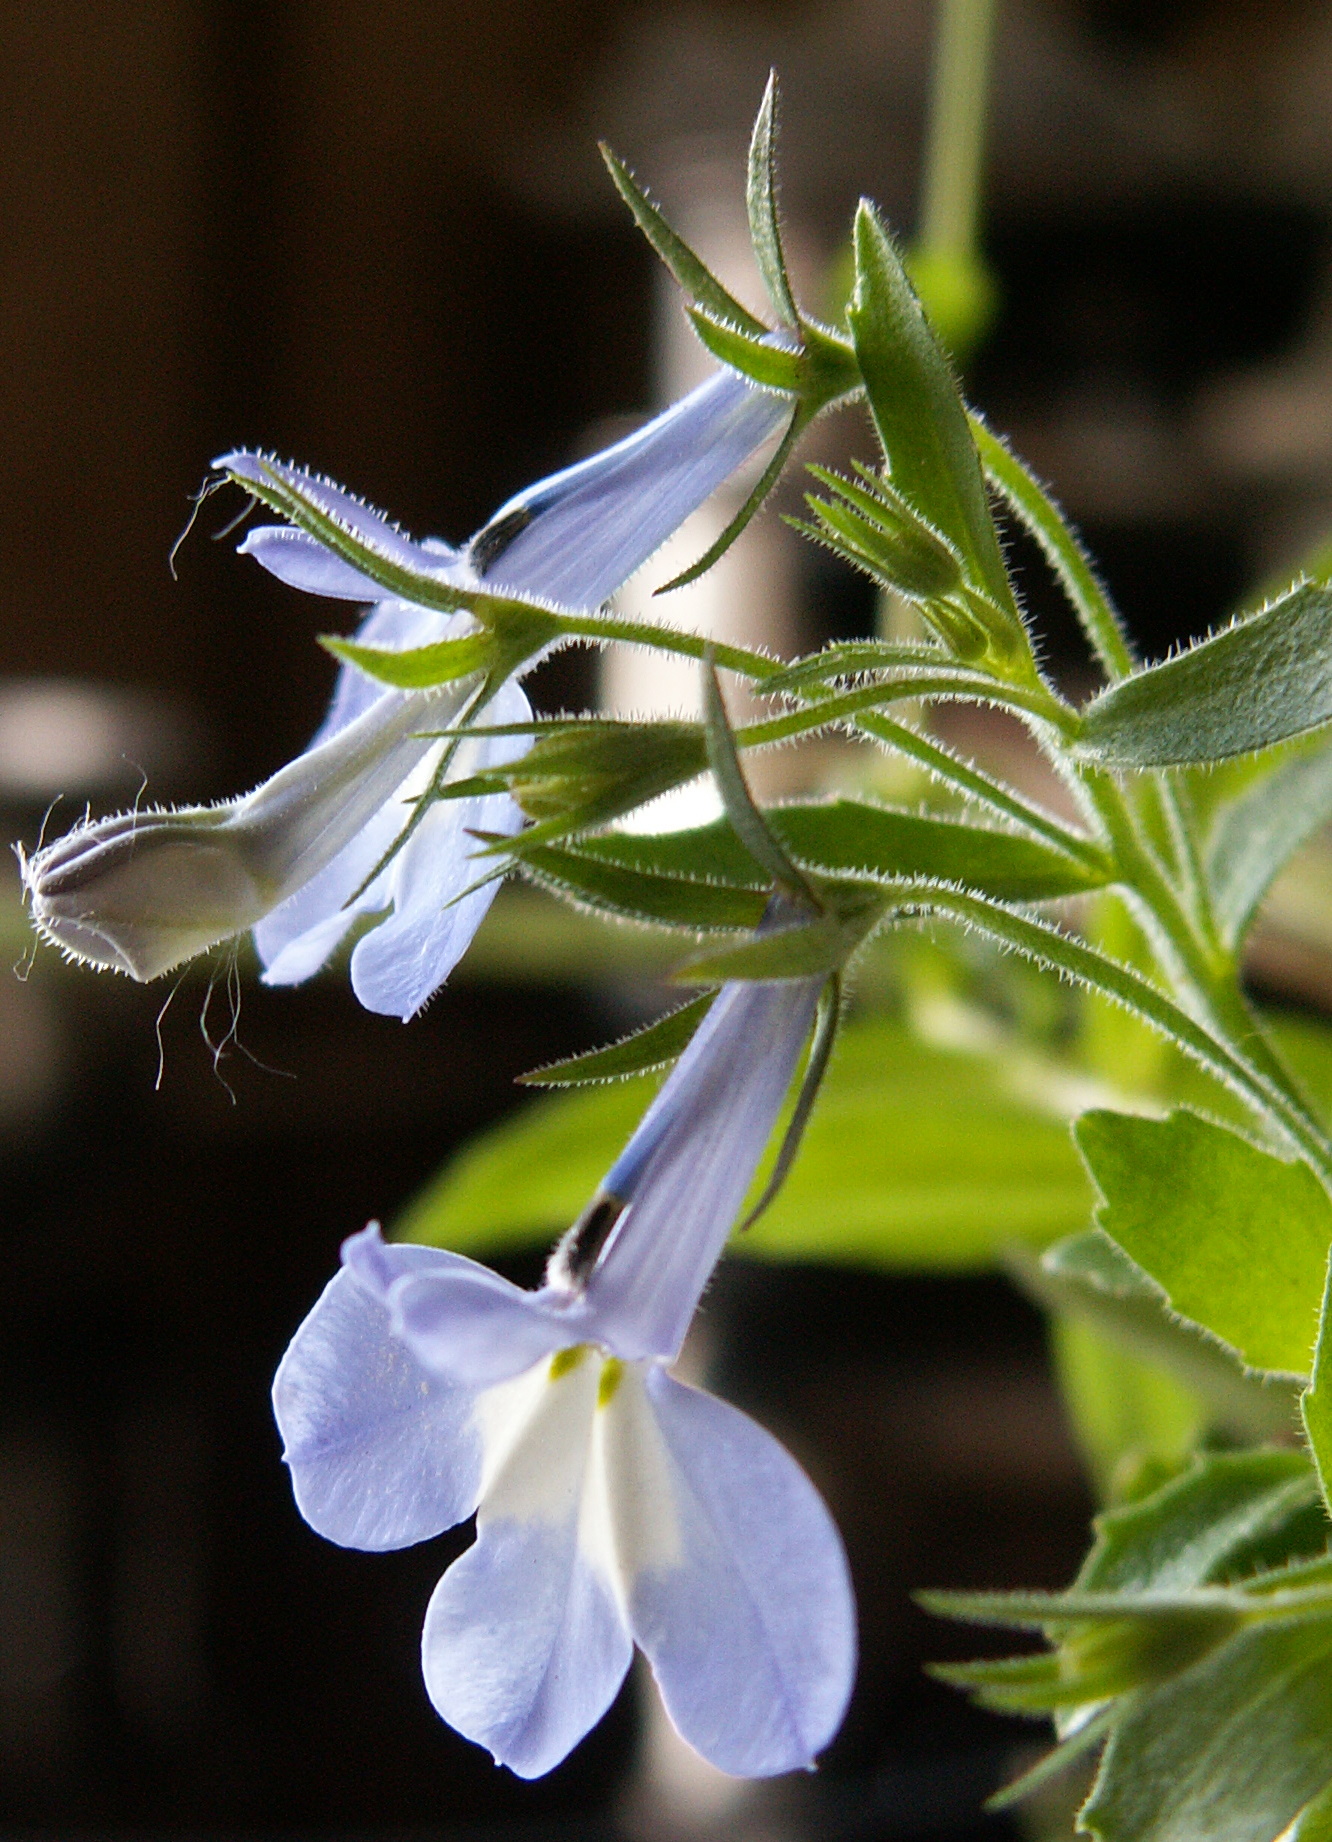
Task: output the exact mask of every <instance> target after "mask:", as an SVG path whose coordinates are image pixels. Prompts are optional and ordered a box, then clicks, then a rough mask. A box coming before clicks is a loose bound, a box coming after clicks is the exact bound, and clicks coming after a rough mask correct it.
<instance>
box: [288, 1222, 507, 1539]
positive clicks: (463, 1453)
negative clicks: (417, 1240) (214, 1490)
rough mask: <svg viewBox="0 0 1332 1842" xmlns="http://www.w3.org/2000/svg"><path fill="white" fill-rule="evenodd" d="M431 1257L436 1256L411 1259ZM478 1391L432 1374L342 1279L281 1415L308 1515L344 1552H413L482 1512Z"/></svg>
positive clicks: (300, 1335) (310, 1335)
mask: <svg viewBox="0 0 1332 1842" xmlns="http://www.w3.org/2000/svg"><path fill="white" fill-rule="evenodd" d="M403 1251H404V1253H406V1254H408V1257H409V1258H411V1257H416V1256H421V1255H426V1256H428V1255H429V1254H430V1253H431V1252H432V1250H431V1249H429V1248H413V1249H410V1250H403ZM475 1400H476V1396H475V1392H474V1391H473V1390H472V1389H470V1388H466V1387H462V1386H460V1385H458V1384H457V1383H456V1382H449V1381H445V1380H441V1379H440V1378H439V1377H438V1376H434V1375H430V1374H428V1373H427V1372H426V1371H425V1370H424V1369H423V1368H422V1367H421V1366H420V1365H419V1363H417V1361H416V1360H415V1358H414V1357H413V1356H412V1354H411V1352H410V1351H409V1350H408V1349H407V1348H406V1346H405V1345H404V1344H403V1343H402V1342H401V1340H400V1339H399V1338H398V1337H396V1336H395V1335H394V1334H393V1332H392V1330H391V1329H390V1326H389V1313H388V1311H387V1309H386V1307H385V1306H384V1304H383V1302H382V1301H381V1300H379V1299H376V1298H374V1297H373V1296H372V1295H371V1294H370V1293H369V1292H367V1291H366V1289H365V1288H364V1286H362V1285H361V1284H359V1283H358V1281H357V1280H356V1278H355V1277H354V1275H353V1274H352V1273H350V1272H348V1271H345V1270H344V1271H343V1272H340V1273H339V1274H338V1275H337V1277H336V1278H335V1279H333V1280H332V1281H331V1282H330V1283H329V1285H328V1286H327V1287H326V1288H325V1290H324V1293H323V1295H322V1297H321V1298H320V1299H319V1302H318V1303H317V1304H316V1305H315V1307H314V1309H313V1310H312V1311H311V1312H310V1314H309V1316H308V1317H307V1318H306V1320H305V1322H304V1323H303V1324H302V1325H301V1327H300V1329H299V1330H298V1331H297V1332H296V1335H295V1336H294V1337H293V1338H292V1341H291V1344H290V1346H289V1348H288V1350H287V1353H286V1355H285V1356H284V1357H283V1358H282V1362H281V1365H280V1366H279V1368H278V1372H277V1375H276V1377H275V1378H274V1381H273V1410H274V1413H275V1414H276V1416H277V1422H278V1427H279V1429H280V1431H281V1433H282V1437H283V1441H284V1443H285V1452H284V1457H285V1458H286V1461H287V1464H288V1465H289V1466H290V1467H291V1479H292V1487H293V1489H294V1491H295V1494H296V1503H297V1507H298V1508H299V1510H300V1512H301V1514H302V1515H303V1516H304V1517H305V1520H306V1521H307V1522H308V1523H309V1524H310V1525H311V1527H312V1528H314V1529H317V1530H318V1532H319V1533H320V1534H321V1535H325V1536H327V1537H328V1539H329V1540H330V1541H334V1542H337V1543H338V1544H339V1545H340V1546H341V1547H344V1548H366V1549H372V1550H383V1549H388V1548H405V1547H408V1546H410V1545H411V1543H413V1542H417V1541H423V1540H425V1539H426V1538H427V1537H428V1536H431V1535H438V1534H439V1532H440V1531H441V1530H442V1529H447V1528H451V1527H452V1526H453V1524H454V1523H456V1522H461V1521H462V1520H463V1518H464V1517H466V1516H469V1515H470V1514H471V1513H472V1511H473V1509H474V1508H475V1507H476V1501H477V1495H478V1491H479V1488H480V1480H481V1441H480V1436H479V1433H478V1431H477V1427H476V1424H475V1416H474V1408H475Z"/></svg>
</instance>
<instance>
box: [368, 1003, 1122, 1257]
mask: <svg viewBox="0 0 1332 1842" xmlns="http://www.w3.org/2000/svg"><path fill="white" fill-rule="evenodd" d="M647 1091H649V1092H650V1091H651V1090H650V1089H648V1090H647ZM645 1104H646V1095H645V1090H644V1087H643V1085H641V1084H640V1083H639V1082H636V1081H628V1082H624V1083H622V1084H617V1085H615V1086H608V1087H601V1088H588V1089H585V1090H583V1091H582V1092H579V1093H568V1094H550V1095H543V1096H542V1097H541V1098H540V1099H537V1100H534V1101H533V1102H532V1103H531V1104H530V1105H528V1106H527V1107H526V1108H524V1109H523V1110H522V1111H520V1112H519V1113H518V1114H516V1115H515V1116H514V1117H513V1118H511V1119H507V1120H505V1121H504V1122H503V1123H502V1124H501V1125H499V1126H497V1127H495V1128H493V1129H492V1130H490V1131H489V1132H486V1133H484V1134H483V1135H481V1136H480V1137H479V1138H476V1139H474V1140H473V1141H472V1142H471V1144H470V1145H468V1146H467V1147H466V1148H465V1149H464V1150H463V1151H462V1152H460V1153H459V1154H458V1155H457V1156H456V1157H455V1158H454V1159H453V1160H452V1162H451V1163H450V1164H449V1165H447V1166H446V1168H445V1169H444V1171H443V1172H442V1173H441V1174H440V1176H439V1177H438V1178H437V1179H435V1181H434V1182H433V1183H432V1184H431V1185H430V1186H428V1188H427V1189H426V1190H425V1191H423V1193H422V1194H421V1196H420V1197H419V1198H418V1199H417V1200H416V1201H415V1202H414V1203H413V1204H412V1205H411V1206H410V1207H409V1209H408V1211H407V1213H406V1214H405V1215H404V1217H403V1218H402V1219H401V1220H400V1221H399V1223H398V1224H397V1225H396V1229H395V1232H396V1233H397V1234H399V1235H400V1236H402V1237H403V1238H405V1239H408V1240H423V1241H430V1242H433V1243H435V1244H436V1245H439V1246H444V1247H452V1248H455V1249H457V1250H458V1251H459V1252H463V1253H473V1254H481V1255H485V1254H493V1253H496V1252H499V1251H502V1250H503V1249H505V1248H514V1247H531V1246H540V1245H541V1244H543V1243H544V1242H547V1241H550V1240H552V1239H553V1238H554V1237H555V1236H556V1235H557V1234H559V1233H561V1232H562V1231H563V1230H564V1229H565V1228H566V1227H567V1226H568V1225H569V1223H570V1222H571V1221H573V1220H574V1219H575V1217H576V1216H577V1215H578V1213H579V1211H580V1210H581V1209H582V1208H583V1206H584V1204H585V1203H586V1202H587V1199H588V1197H589V1196H591V1195H592V1193H593V1191H594V1190H595V1189H596V1186H597V1184H598V1183H599V1182H600V1181H601V1178H602V1177H603V1176H604V1175H605V1173H606V1171H607V1170H608V1169H609V1168H610V1166H611V1164H612V1163H613V1162H614V1161H615V1158H616V1157H617V1156H618V1154H619V1152H620V1150H621V1149H622V1147H623V1145H624V1143H625V1141H626V1139H627V1138H628V1137H629V1135H630V1133H631V1132H632V1131H633V1129H634V1127H635V1126H636V1125H637V1123H638V1120H639V1118H640V1116H641V1114H642V1111H643V1108H644V1106H645ZM1090 1206H1091V1188H1090V1185H1089V1184H1088V1182H1087V1178H1086V1176H1085V1174H1084V1172H1083V1170H1082V1167H1081V1165H1080V1163H1079V1161H1078V1157H1077V1154H1076V1152H1075V1151H1074V1148H1073V1145H1072V1142H1071V1140H1070V1138H1069V1136H1068V1128H1067V1124H1066V1122H1065V1119H1064V1118H1063V1117H1062V1116H1060V1115H1057V1114H1055V1113H1053V1112H1051V1111H1049V1110H1047V1109H1045V1108H1043V1107H1038V1106H1036V1105H1035V1104H1033V1103H1032V1102H1031V1101H1028V1100H1025V1099H1022V1098H1019V1097H1018V1096H1017V1095H1015V1094H1013V1093H1010V1092H1009V1091H1007V1089H1006V1088H1005V1085H1004V1082H1003V1077H1002V1075H1001V1073H1000V1072H999V1071H997V1070H996V1069H995V1068H994V1067H993V1065H992V1064H991V1063H990V1062H989V1061H988V1059H986V1058H983V1057H980V1056H974V1055H960V1054H956V1053H952V1052H945V1051H943V1050H938V1049H931V1048H927V1047H925V1046H923V1045H922V1044H921V1043H919V1042H917V1041H916V1040H915V1039H914V1038H913V1037H912V1036H911V1035H910V1034H909V1033H908V1032H907V1031H906V1030H905V1029H904V1028H903V1027H902V1026H901V1025H900V1024H896V1023H892V1022H889V1021H885V1020H883V1019H867V1020H861V1021H853V1022H851V1023H849V1024H847V1025H846V1026H845V1027H844V1028H843V1030H842V1031H841V1033H840V1035H839V1037H838V1043H837V1048H836V1051H835V1053H834V1055H833V1058H832V1063H831V1066H830V1068H829V1071H828V1075H827V1078H826V1080H825V1081H824V1084H823V1089H822V1092H821V1094H820V1098H819V1104H818V1106H817V1107H816V1108H815V1109H814V1113H813V1116H812V1118H811V1120H810V1122H809V1127H808V1130H807V1131H806V1133H805V1138H804V1143H803V1146H802V1148H801V1153H800V1156H799V1158H798V1159H797V1160H796V1163H795V1165H794V1167H793V1169H792V1171H791V1174H790V1176H789V1177H788V1179H787V1182H786V1185H785V1187H784V1189H783V1190H782V1193H781V1195H780V1196H779V1197H778V1198H777V1200H776V1201H775V1202H774V1203H773V1206H772V1208H771V1209H770V1210H769V1211H768V1213H767V1214H766V1215H765V1216H764V1217H763V1219H762V1221H761V1222H759V1223H758V1224H757V1225H756V1226H755V1227H754V1228H753V1229H751V1230H750V1232H749V1233H748V1234H746V1235H744V1236H743V1237H742V1239H741V1240H740V1241H739V1242H738V1243H737V1244H736V1245H737V1247H738V1250H739V1251H740V1252H741V1253H743V1254H745V1255H754V1256H767V1257H771V1258H777V1259H786V1260H830V1261H835V1262H841V1263H847V1262H849V1263H851V1264H854V1265H866V1266H871V1267H886V1268H889V1269H891V1270H901V1269H906V1270H908V1271H922V1270H924V1271H945V1272H947V1271H969V1270H974V1269H976V1268H987V1267H990V1266H991V1265H993V1264H994V1259H995V1249H996V1246H998V1245H999V1244H1002V1243H1006V1242H1009V1241H1012V1240H1017V1239H1020V1240H1024V1241H1029V1242H1031V1243H1032V1244H1034V1245H1037V1246H1041V1245H1044V1244H1045V1243H1046V1242H1048V1241H1050V1240H1053V1239H1055V1238H1057V1237H1058V1236H1060V1235H1066V1234H1069V1233H1072V1232H1073V1231H1074V1230H1075V1229H1077V1228H1078V1227H1080V1226H1081V1225H1082V1223H1084V1222H1085V1221H1086V1219H1087V1212H1088V1210H1089V1208H1090Z"/></svg>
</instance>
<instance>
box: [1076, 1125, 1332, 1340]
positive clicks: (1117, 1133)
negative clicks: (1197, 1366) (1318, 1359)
mask: <svg viewBox="0 0 1332 1842" xmlns="http://www.w3.org/2000/svg"><path fill="white" fill-rule="evenodd" d="M1076 1138H1077V1142H1078V1148H1079V1149H1080V1151H1081V1152H1082V1155H1083V1157H1084V1158H1085V1159H1086V1161H1087V1167H1088V1169H1089V1170H1090V1171H1091V1174H1092V1176H1093V1178H1094V1179H1095V1182H1096V1185H1097V1188H1098V1189H1099V1190H1100V1192H1101V1195H1102V1197H1103V1198H1104V1201H1103V1203H1102V1206H1101V1208H1100V1209H1099V1210H1098V1213H1097V1220H1098V1222H1099V1223H1100V1225H1101V1227H1102V1228H1104V1229H1105V1231H1106V1233H1107V1234H1109V1235H1111V1236H1112V1237H1113V1239H1114V1240H1115V1241H1117V1242H1118V1243H1119V1245H1120V1246H1121V1247H1122V1248H1123V1249H1124V1250H1125V1251H1126V1252H1127V1253H1128V1254H1129V1256H1130V1257H1131V1258H1132V1259H1133V1260H1135V1261H1137V1263H1138V1264H1139V1265H1140V1266H1141V1267H1143V1268H1144V1269H1145V1270H1146V1272H1148V1273H1149V1274H1150V1275H1151V1277H1152V1278H1153V1279H1154V1280H1156V1282H1157V1283H1158V1284H1159V1285H1160V1286H1161V1287H1162V1288H1163V1289H1164V1290H1165V1292H1166V1294H1167V1295H1168V1297H1169V1299H1170V1302H1171V1304H1172V1305H1173V1306H1174V1308H1175V1310H1176V1311H1178V1312H1179V1313H1180V1314H1181V1315H1182V1316H1184V1317H1186V1318H1189V1319H1191V1320H1192V1321H1193V1322H1195V1323H1198V1324H1201V1325H1203V1326H1204V1328H1206V1329H1207V1330H1210V1331H1212V1332H1213V1333H1214V1335H1216V1336H1218V1337H1220V1338H1221V1339H1222V1341H1223V1342H1225V1343H1228V1344H1229V1345H1230V1346H1231V1347H1232V1348H1233V1349H1235V1350H1237V1351H1238V1352H1239V1354H1240V1356H1241V1357H1242V1358H1243V1360H1244V1361H1245V1362H1247V1363H1249V1364H1250V1365H1251V1366H1252V1367H1254V1368H1256V1369H1268V1370H1273V1371H1276V1372H1278V1373H1282V1374H1289V1375H1307V1374H1308V1373H1309V1369H1310V1367H1311V1362H1312V1354H1313V1345H1314V1339H1315V1336H1316V1334H1317V1328H1318V1310H1319V1304H1320V1301H1321V1299H1322V1296H1323V1284H1324V1278H1325V1275H1326V1271H1327V1261H1328V1248H1329V1245H1332V1201H1329V1199H1328V1195H1327V1192H1326V1191H1325V1190H1324V1189H1323V1187H1322V1185H1321V1184H1320V1183H1319V1182H1318V1180H1317V1178H1316V1177H1315V1176H1314V1174H1313V1172H1312V1171H1311V1170H1310V1169H1309V1168H1308V1166H1307V1165H1305V1164H1301V1163H1285V1162H1283V1161H1282V1160H1281V1159H1280V1158H1277V1157H1274V1156H1273V1155H1272V1153H1271V1152H1268V1151H1260V1150H1259V1149H1258V1147H1257V1146H1256V1145H1253V1144H1251V1143H1250V1142H1249V1141H1248V1140H1247V1139H1245V1138H1241V1137H1240V1135H1239V1134H1238V1133H1237V1132H1232V1131H1230V1130H1229V1129H1228V1128H1227V1127H1224V1126H1218V1125H1214V1124H1213V1123H1212V1122H1211V1121H1210V1120H1206V1119H1203V1118H1202V1117H1201V1116H1200V1115H1199V1114H1197V1113H1192V1112H1189V1111H1187V1110H1183V1109H1181V1110H1179V1111H1177V1112H1174V1113H1172V1114H1171V1115H1170V1117H1169V1118H1168V1119H1164V1120H1155V1119H1138V1118H1134V1117H1132V1116H1130V1115H1127V1114H1123V1113H1110V1112H1093V1113H1086V1114H1084V1115H1083V1117H1082V1118H1081V1119H1080V1120H1079V1121H1078V1124H1077V1128H1076ZM1256 1276H1260V1278H1259V1279H1258V1281H1257V1282H1256Z"/></svg>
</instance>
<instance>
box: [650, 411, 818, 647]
mask: <svg viewBox="0 0 1332 1842" xmlns="http://www.w3.org/2000/svg"><path fill="white" fill-rule="evenodd" d="M814 414H815V410H814V409H813V408H812V407H811V406H810V404H809V403H808V402H806V401H804V400H803V399H802V400H801V401H798V402H797V404H796V406H795V409H794V410H793V412H792V415H791V420H790V422H789V423H788V424H787V427H786V433H785V434H784V435H783V436H782V438H781V440H780V441H779V442H778V444H777V447H776V449H775V451H774V453H773V456H772V459H771V460H770V461H769V462H768V464H767V466H766V467H765V468H764V469H763V472H762V474H761V476H760V478H759V481H758V484H757V485H756V486H755V487H754V489H753V491H752V492H751V493H750V495H749V497H748V498H747V499H746V500H745V502H744V504H743V505H742V506H741V507H740V510H739V511H738V512H737V513H736V515H735V517H734V518H732V520H731V522H730V523H729V524H728V525H727V527H726V529H725V530H724V531H723V532H722V534H721V536H720V537H718V538H717V539H716V540H715V541H714V542H713V543H711V544H709V545H708V547H707V549H706V550H705V551H704V552H703V554H702V556H701V557H699V558H698V560H697V561H696V562H694V563H691V564H690V565H689V567H688V569H682V570H681V571H680V573H679V575H678V576H672V577H671V579H670V581H669V582H663V583H662V585H661V587H660V588H658V589H654V590H653V593H654V594H657V595H669V594H670V593H671V592H672V590H674V589H677V588H687V587H688V586H689V584H690V583H691V582H696V581H697V580H698V578H699V577H700V576H702V575H706V574H707V572H708V570H709V569H711V568H712V565H713V564H714V563H715V562H716V561H717V560H718V558H719V557H723V556H725V554H726V552H727V551H728V550H729V549H730V547H731V545H732V544H733V543H734V542H735V540H736V538H737V537H739V535H740V533H741V532H742V531H743V530H744V529H745V527H746V525H747V524H748V523H749V522H750V520H751V519H752V518H753V516H754V514H755V513H756V512H757V511H758V510H759V508H760V506H761V505H762V504H763V502H764V500H765V499H766V498H767V497H768V494H769V493H770V492H771V491H772V489H773V487H774V486H775V485H776V484H777V482H778V480H779V479H780V478H781V476H782V470H783V468H784V467H785V466H786V463H787V461H788V460H789V459H790V457H791V451H792V449H793V448H794V447H795V444H796V442H797V441H798V440H799V439H800V437H801V435H802V434H803V433H804V431H805V430H806V428H808V426H809V424H810V422H811V420H812V419H813V416H814ZM717 658H718V662H719V663H720V664H723V665H724V664H725V663H726V661H725V660H724V659H723V658H722V656H721V652H720V649H719V650H718V654H717Z"/></svg>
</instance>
